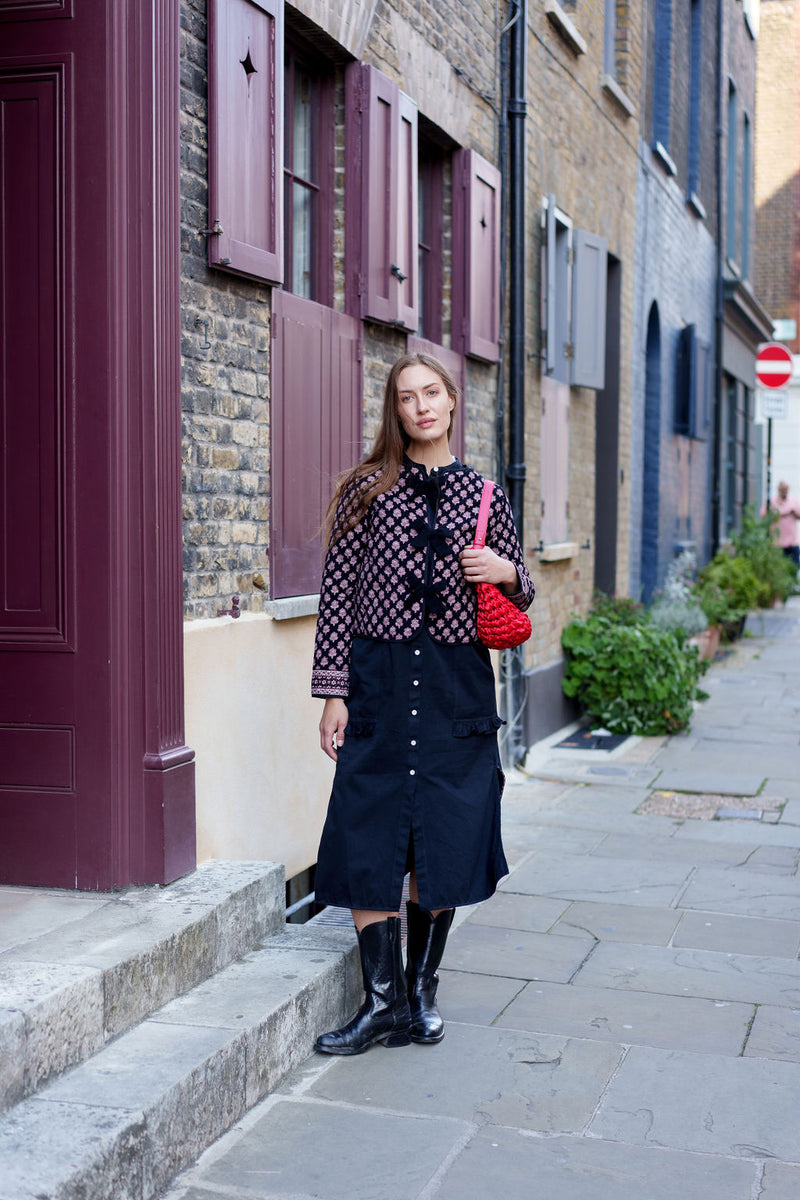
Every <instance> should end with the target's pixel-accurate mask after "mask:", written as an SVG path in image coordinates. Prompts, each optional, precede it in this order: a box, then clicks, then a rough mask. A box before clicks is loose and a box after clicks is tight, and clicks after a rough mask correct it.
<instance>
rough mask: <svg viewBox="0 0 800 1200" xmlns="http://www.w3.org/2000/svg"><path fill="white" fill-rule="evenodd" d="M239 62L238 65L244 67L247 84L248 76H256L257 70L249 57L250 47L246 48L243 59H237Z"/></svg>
mask: <svg viewBox="0 0 800 1200" xmlns="http://www.w3.org/2000/svg"><path fill="white" fill-rule="evenodd" d="M239 62H240V63H241V64H242V66H243V67H244V73H245V75H246V76H247V82H248V83H249V82H250V76H251V75H256V74H257V73H258V72H257V68H256V66H255V65H254V63H253V60H252V58H251V57H250V47H249V46H248V47H247V54H246V56H245V57H244V58H240V59H239Z"/></svg>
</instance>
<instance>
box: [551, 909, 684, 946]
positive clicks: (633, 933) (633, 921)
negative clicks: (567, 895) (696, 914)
mask: <svg viewBox="0 0 800 1200" xmlns="http://www.w3.org/2000/svg"><path fill="white" fill-rule="evenodd" d="M680 919H681V918H680V913H679V912H678V911H677V910H676V909H674V908H642V907H641V906H639V905H635V904H593V903H591V902H589V901H586V900H581V901H576V902H575V903H574V904H572V905H570V907H569V908H568V909H567V911H566V912H565V913H564V915H563V916H562V917H561V919H560V920H559V921H557V922H556V924H555V925H554V926H553V929H552V932H553V933H557V934H562V935H564V936H566V937H586V936H587V935H588V936H589V937H593V938H596V939H597V940H598V941H600V942H635V943H637V944H647V945H656V946H666V945H667V943H668V942H669V940H670V938H671V937H672V935H673V933H674V932H675V930H676V928H677V926H678V922H679V921H680Z"/></svg>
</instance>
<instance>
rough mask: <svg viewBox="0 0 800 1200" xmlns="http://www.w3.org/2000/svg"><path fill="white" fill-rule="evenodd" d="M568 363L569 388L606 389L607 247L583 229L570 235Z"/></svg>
mask: <svg viewBox="0 0 800 1200" xmlns="http://www.w3.org/2000/svg"><path fill="white" fill-rule="evenodd" d="M572 248H573V252H574V253H573V263H572V338H571V341H572V360H571V370H570V383H571V384H572V386H573V387H589V388H604V387H605V385H606V281H607V275H608V243H607V242H606V239H605V238H603V237H600V236H599V235H598V234H596V233H587V232H586V230H585V229H576V230H575V231H574V232H573V241H572Z"/></svg>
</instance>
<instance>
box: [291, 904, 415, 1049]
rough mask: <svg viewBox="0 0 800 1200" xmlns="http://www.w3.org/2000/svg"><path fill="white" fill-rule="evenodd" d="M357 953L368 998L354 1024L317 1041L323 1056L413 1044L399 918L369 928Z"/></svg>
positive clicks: (364, 931)
mask: <svg viewBox="0 0 800 1200" xmlns="http://www.w3.org/2000/svg"><path fill="white" fill-rule="evenodd" d="M358 949H359V954H360V955H361V972H362V974H363V976H364V991H365V992H366V997H365V999H364V1003H363V1004H362V1005H361V1008H359V1010H358V1012H357V1013H356V1015H355V1016H354V1017H353V1019H352V1020H351V1021H348V1023H347V1024H346V1025H343V1026H342V1028H341V1029H334V1030H332V1031H331V1032H330V1033H323V1034H322V1036H321V1037H318V1038H317V1040H316V1043H315V1044H314V1049H315V1050H321V1051H322V1053H323V1054H362V1053H363V1051H364V1050H368V1049H369V1048H370V1046H373V1045H374V1044H375V1042H383V1044H384V1046H407V1045H408V1044H409V1042H410V1041H411V1037H410V1032H411V1010H410V1008H409V1004H408V995H407V991H406V976H405V972H404V970H403V949H402V945H401V935H400V918H399V917H389V918H388V920H386V921H376V922H375V923H374V924H372V925H366V926H365V927H364V929H362V930H361V933H359V935H358Z"/></svg>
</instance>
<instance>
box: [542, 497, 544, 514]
mask: <svg viewBox="0 0 800 1200" xmlns="http://www.w3.org/2000/svg"><path fill="white" fill-rule="evenodd" d="M542 516H544V500H543V501H542Z"/></svg>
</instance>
